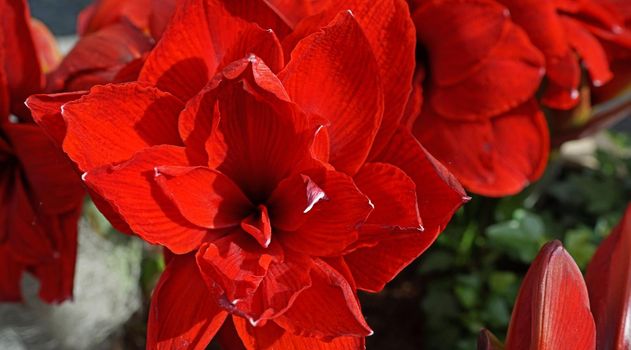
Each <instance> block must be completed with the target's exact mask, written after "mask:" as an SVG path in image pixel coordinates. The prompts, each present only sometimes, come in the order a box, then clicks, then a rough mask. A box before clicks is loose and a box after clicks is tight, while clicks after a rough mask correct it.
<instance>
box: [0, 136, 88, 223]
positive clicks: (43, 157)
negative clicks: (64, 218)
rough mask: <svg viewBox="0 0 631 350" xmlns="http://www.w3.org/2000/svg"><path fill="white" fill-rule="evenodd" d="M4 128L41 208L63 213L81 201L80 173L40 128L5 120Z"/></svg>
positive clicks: (82, 193)
mask: <svg viewBox="0 0 631 350" xmlns="http://www.w3.org/2000/svg"><path fill="white" fill-rule="evenodd" d="M4 131H5V133H6V134H7V136H8V137H9V139H10V140H11V143H12V145H13V150H14V152H15V154H16V156H17V157H18V158H19V160H20V164H21V165H22V167H23V169H24V172H25V175H26V178H27V179H28V183H29V187H30V188H31V189H32V190H33V192H34V193H35V196H36V198H37V200H38V201H39V206H40V208H41V209H42V210H44V211H46V212H48V213H63V212H66V211H68V210H72V209H75V208H77V207H79V206H80V205H81V203H82V200H83V195H84V190H83V187H82V186H81V181H80V180H79V175H78V174H77V173H76V172H75V171H74V169H73V168H72V164H71V163H70V162H69V161H68V160H67V159H66V158H65V157H64V155H63V153H62V152H61V150H60V149H59V148H57V147H55V145H54V144H53V143H52V142H51V141H50V139H49V138H48V137H47V136H46V134H44V132H42V129H40V128H39V127H37V126H36V125H32V124H8V125H6V126H5V128H4Z"/></svg>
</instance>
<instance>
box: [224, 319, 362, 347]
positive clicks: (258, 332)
mask: <svg viewBox="0 0 631 350" xmlns="http://www.w3.org/2000/svg"><path fill="white" fill-rule="evenodd" d="M233 322H234V326H235V328H236V332H237V333H238V336H239V337H241V339H242V340H243V343H244V344H246V346H247V348H248V349H296V350H360V349H364V348H365V347H364V339H363V338H361V337H357V338H355V337H338V338H335V339H333V340H331V341H324V340H321V339H318V338H312V337H302V336H299V335H295V334H292V333H290V332H288V331H286V330H284V329H283V328H281V327H279V326H278V325H277V324H275V323H274V322H268V323H266V324H265V326H262V327H252V326H250V325H249V324H247V323H246V322H245V320H243V319H241V318H238V317H233Z"/></svg>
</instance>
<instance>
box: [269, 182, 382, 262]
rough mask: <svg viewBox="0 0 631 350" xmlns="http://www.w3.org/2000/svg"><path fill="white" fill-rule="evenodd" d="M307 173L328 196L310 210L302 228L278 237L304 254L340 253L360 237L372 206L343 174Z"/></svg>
mask: <svg viewBox="0 0 631 350" xmlns="http://www.w3.org/2000/svg"><path fill="white" fill-rule="evenodd" d="M307 175H309V177H310V178H311V179H313V181H314V182H315V183H316V184H317V185H318V187H320V188H321V189H322V191H324V193H325V195H326V199H325V200H324V198H323V200H321V201H319V202H318V203H316V204H315V205H314V206H313V207H312V208H311V209H310V210H309V211H308V214H309V216H308V218H307V220H305V222H304V224H303V225H302V226H301V227H300V228H298V229H297V230H295V231H285V232H280V233H279V235H278V236H279V239H280V240H281V242H282V243H283V245H285V246H287V247H289V248H291V249H294V250H297V251H300V252H303V253H305V254H309V255H315V256H330V255H339V254H340V253H341V252H342V251H343V250H344V249H345V248H346V247H347V246H348V245H349V244H351V243H352V242H354V241H355V240H357V237H358V236H357V229H358V228H359V226H360V225H361V224H363V223H364V222H365V221H366V219H367V218H368V217H369V215H370V213H371V212H372V210H373V205H372V203H371V202H370V200H369V199H368V198H367V197H366V196H365V195H364V194H363V193H361V192H360V191H359V189H358V188H357V186H356V185H355V183H354V182H353V180H352V179H351V178H350V177H349V176H347V175H345V174H343V173H340V172H336V171H317V172H314V173H307Z"/></svg>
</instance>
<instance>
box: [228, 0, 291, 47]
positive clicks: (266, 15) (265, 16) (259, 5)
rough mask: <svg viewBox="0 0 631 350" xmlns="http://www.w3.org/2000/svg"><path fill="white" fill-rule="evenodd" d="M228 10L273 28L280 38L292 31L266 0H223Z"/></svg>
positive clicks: (265, 27)
mask: <svg viewBox="0 0 631 350" xmlns="http://www.w3.org/2000/svg"><path fill="white" fill-rule="evenodd" d="M221 2H222V3H223V4H224V6H225V7H226V9H227V10H228V12H230V13H231V14H232V15H234V16H238V17H241V18H243V19H245V20H246V21H248V22H254V23H256V24H258V25H259V26H260V27H261V28H263V29H268V28H269V29H271V30H273V31H274V32H275V33H276V35H278V36H279V37H280V38H283V37H284V36H286V35H287V34H288V33H289V32H291V28H289V25H288V24H287V23H286V22H285V21H284V20H283V19H282V18H281V17H280V16H279V15H278V13H277V12H275V11H274V10H273V9H272V8H271V7H270V6H269V5H268V4H267V1H266V0H254V1H252V0H222V1H221Z"/></svg>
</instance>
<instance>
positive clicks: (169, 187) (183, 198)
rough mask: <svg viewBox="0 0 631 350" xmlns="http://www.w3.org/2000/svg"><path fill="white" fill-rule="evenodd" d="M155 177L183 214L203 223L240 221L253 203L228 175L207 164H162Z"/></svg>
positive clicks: (216, 224)
mask: <svg viewBox="0 0 631 350" xmlns="http://www.w3.org/2000/svg"><path fill="white" fill-rule="evenodd" d="M155 179H156V182H157V183H158V185H160V188H161V189H162V190H163V191H164V193H165V194H166V195H167V196H168V197H169V198H170V199H171V200H173V202H174V203H175V205H176V206H177V207H178V209H179V210H180V212H181V213H182V215H183V216H184V217H185V218H186V219H187V220H189V221H190V222H192V223H194V224H195V225H197V226H200V227H206V228H213V229H216V228H225V227H230V226H236V225H239V222H240V221H241V220H242V219H243V218H244V217H246V216H247V215H248V212H249V210H251V208H252V204H251V203H250V201H249V200H248V199H247V198H246V197H245V195H244V194H243V193H242V192H241V190H240V189H239V187H237V186H236V185H235V184H234V183H233V182H232V181H231V180H230V179H229V178H228V177H227V176H225V175H223V174H222V173H220V172H218V171H216V170H213V169H209V168H206V167H173V166H163V167H157V168H156V169H155Z"/></svg>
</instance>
